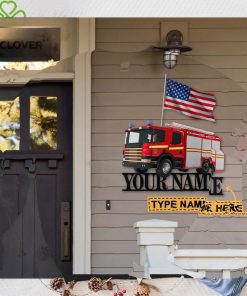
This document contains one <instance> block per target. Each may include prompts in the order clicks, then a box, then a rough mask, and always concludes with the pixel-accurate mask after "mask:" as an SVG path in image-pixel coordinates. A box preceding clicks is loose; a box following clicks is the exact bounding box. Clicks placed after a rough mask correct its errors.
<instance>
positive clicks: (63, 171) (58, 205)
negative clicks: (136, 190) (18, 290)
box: [0, 82, 73, 278]
mask: <svg viewBox="0 0 247 296" xmlns="http://www.w3.org/2000/svg"><path fill="white" fill-rule="evenodd" d="M72 101H73V99H72V84H71V83H70V82H62V83H60V82H59V83H58V82H57V83H54V82H53V83H49V82H46V83H45V82H39V83H29V84H27V85H26V86H24V87H23V88H20V87H13V86H12V87H11V88H10V87H1V88H0V150H1V152H0V277H1V278H4V277H18V278H21V277H31V278H32V277H39V278H41V277H51V276H58V275H62V274H63V275H69V274H71V273H72V254H71V241H72V238H71V233H72V229H71V215H70V213H72V194H73V192H72V158H73V155H72V151H73V147H72Z"/></svg>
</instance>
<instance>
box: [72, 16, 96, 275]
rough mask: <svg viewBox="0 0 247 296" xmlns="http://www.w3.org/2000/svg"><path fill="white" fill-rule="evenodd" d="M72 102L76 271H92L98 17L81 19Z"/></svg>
mask: <svg viewBox="0 0 247 296" xmlns="http://www.w3.org/2000/svg"><path fill="white" fill-rule="evenodd" d="M77 25H78V26H77V41H78V44H77V53H78V54H77V55H76V56H75V79H74V105H73V131H74V134H73V145H74V150H73V154H74V166H73V172H74V175H73V183H74V184H73V192H74V193H73V194H74V198H73V209H74V210H73V273H74V274H90V273H91V54H92V52H93V51H94V50H95V19H92V18H91V19H90V18H89V19H84V18H83V19H82V18H80V19H78V24H77Z"/></svg>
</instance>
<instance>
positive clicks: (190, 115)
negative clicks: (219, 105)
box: [166, 107, 215, 121]
mask: <svg viewBox="0 0 247 296" xmlns="http://www.w3.org/2000/svg"><path fill="white" fill-rule="evenodd" d="M166 109H170V110H173V111H175V112H178V113H183V114H185V115H187V116H189V117H191V118H196V119H206V120H209V121H215V119H214V118H205V117H204V116H200V115H195V114H194V115H192V114H191V113H189V112H184V111H183V112H181V111H180V110H176V109H173V108H169V107H166Z"/></svg>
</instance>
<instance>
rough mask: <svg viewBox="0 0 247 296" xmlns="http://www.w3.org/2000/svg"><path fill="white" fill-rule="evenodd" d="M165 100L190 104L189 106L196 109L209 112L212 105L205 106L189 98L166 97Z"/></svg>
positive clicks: (184, 104) (185, 104)
mask: <svg viewBox="0 0 247 296" xmlns="http://www.w3.org/2000/svg"><path fill="white" fill-rule="evenodd" d="M166 102H176V103H178V104H180V105H183V106H188V107H189V106H191V107H193V108H196V109H198V110H201V111H205V112H209V113H211V112H212V110H213V107H207V106H205V105H204V104H200V103H194V102H193V101H191V100H188V101H184V100H180V99H176V98H171V97H167V98H166Z"/></svg>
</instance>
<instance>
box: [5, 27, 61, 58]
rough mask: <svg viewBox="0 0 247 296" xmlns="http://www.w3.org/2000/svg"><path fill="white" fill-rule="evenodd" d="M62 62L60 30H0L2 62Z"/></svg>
mask: <svg viewBox="0 0 247 296" xmlns="http://www.w3.org/2000/svg"><path fill="white" fill-rule="evenodd" d="M51 59H53V60H54V61H58V60H60V29H59V28H0V61H1V62H22V61H23V62H24V61H48V60H51Z"/></svg>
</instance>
